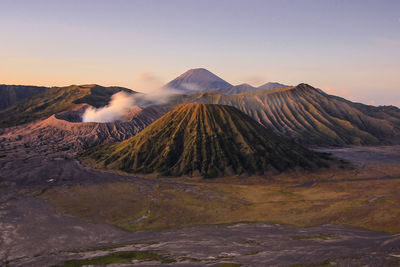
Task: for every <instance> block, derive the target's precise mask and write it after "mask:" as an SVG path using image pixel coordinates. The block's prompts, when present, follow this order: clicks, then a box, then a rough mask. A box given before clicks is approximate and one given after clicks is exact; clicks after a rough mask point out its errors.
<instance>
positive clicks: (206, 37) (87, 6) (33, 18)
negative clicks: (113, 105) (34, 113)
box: [0, 0, 400, 107]
mask: <svg viewBox="0 0 400 267" xmlns="http://www.w3.org/2000/svg"><path fill="white" fill-rule="evenodd" d="M178 7H179V8H178ZM371 11H373V12H371ZM399 11H400V2H399V1H394V0H393V1H387V2H385V5H382V4H380V3H379V2H377V1H369V0H365V1H361V0H355V1H351V3H350V2H347V1H332V2H325V1H317V0H304V1H296V2H294V1H293V2H285V1H273V0H268V1H267V0H265V1H259V0H250V1H246V2H244V1H236V0H230V1H228V0H220V1H217V2H215V1H210V0H204V1H182V0H171V1H123V0H115V1H105V0H98V1H92V0H88V1H84V2H81V1H79V2H77V1H75V0H71V1H62V0H59V1H48V0H37V1H28V0H21V1H12V0H3V1H1V2H0V34H1V36H3V37H5V38H3V40H2V42H0V58H1V60H0V83H2V84H20V85H39V86H67V85H71V84H93V83H96V84H100V85H104V86H110V85H117V86H123V87H128V88H131V89H133V90H138V91H144V92H145V91H147V90H152V89H154V87H158V86H161V85H163V84H166V83H167V82H169V81H170V80H172V79H174V78H176V77H177V76H179V75H180V74H182V73H183V72H185V71H187V70H189V69H192V68H206V69H208V70H210V71H211V72H213V73H214V74H216V75H217V76H219V77H221V78H222V79H224V80H226V81H228V82H229V83H232V84H241V83H249V84H251V85H253V86H259V85H261V84H263V83H266V82H280V83H283V84H288V85H296V84H299V83H308V84H310V85H312V86H314V87H317V88H321V89H323V90H326V91H327V92H329V93H331V94H335V95H338V96H341V97H344V98H348V99H349V100H352V101H357V102H362V103H366V104H370V103H375V104H376V105H397V106H399V107H400V19H399V14H400V13H399ZM266 14H268V15H266ZM282 14H285V20H282ZM237 18H241V19H240V20H238V19H237Z"/></svg>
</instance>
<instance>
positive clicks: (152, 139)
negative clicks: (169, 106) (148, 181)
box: [82, 104, 328, 177]
mask: <svg viewBox="0 0 400 267" xmlns="http://www.w3.org/2000/svg"><path fill="white" fill-rule="evenodd" d="M82 156H83V157H84V158H86V159H88V162H90V161H91V159H92V160H94V161H95V164H96V165H97V166H102V167H107V168H112V169H120V170H123V171H126V172H133V173H154V172H156V173H159V174H161V175H172V176H180V175H193V176H200V175H201V176H205V177H217V176H223V175H232V174H243V173H246V174H254V173H258V174H264V173H267V172H273V173H275V172H276V171H278V172H282V171H285V170H288V169H294V168H298V167H300V168H304V169H314V168H315V167H321V166H328V165H327V163H326V162H325V160H323V159H322V158H323V157H325V158H326V156H325V155H323V154H320V153H316V152H312V151H310V150H308V149H306V148H304V147H302V146H300V145H298V144H296V143H294V142H292V141H290V140H286V139H285V138H283V137H280V136H278V135H276V134H274V133H273V132H271V131H270V130H268V129H266V128H265V127H264V126H262V125H260V124H259V123H257V122H256V121H254V120H253V119H251V118H250V117H249V116H247V115H246V114H244V113H243V112H241V111H239V110H238V109H236V108H234V107H231V106H223V105H210V104H186V105H180V106H178V107H176V108H174V109H173V110H171V111H170V112H168V113H167V114H165V115H164V116H162V117H161V118H160V119H158V120H157V121H155V122H154V123H153V124H151V125H150V126H148V127H147V128H146V129H145V130H143V131H142V132H140V133H139V134H137V135H136V136H134V137H132V138H130V139H127V140H125V141H123V142H121V143H116V144H111V145H104V146H99V147H95V148H93V149H91V150H89V151H87V152H84V153H83V154H82Z"/></svg>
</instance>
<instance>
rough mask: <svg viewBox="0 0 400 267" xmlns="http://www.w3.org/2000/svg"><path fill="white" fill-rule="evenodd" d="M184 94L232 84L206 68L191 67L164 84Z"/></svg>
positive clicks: (227, 86)
mask: <svg viewBox="0 0 400 267" xmlns="http://www.w3.org/2000/svg"><path fill="white" fill-rule="evenodd" d="M164 87H165V88H170V89H173V90H176V91H178V92H181V93H184V94H192V93H199V92H209V91H213V90H215V89H219V88H229V87H232V85H231V84H230V83H228V82H226V81H225V80H223V79H221V78H220V77H218V76H217V75H215V74H214V73H212V72H211V71H209V70H207V69H204V68H196V69H190V70H188V71H186V72H184V73H182V74H181V75H179V76H178V77H177V78H175V79H174V80H172V81H171V82H169V83H168V84H166V85H165V86H164Z"/></svg>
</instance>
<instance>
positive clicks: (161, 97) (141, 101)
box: [82, 88, 176, 123]
mask: <svg viewBox="0 0 400 267" xmlns="http://www.w3.org/2000/svg"><path fill="white" fill-rule="evenodd" d="M174 94H176V92H175V91H174V90H172V89H168V88H163V89H156V90H152V91H148V92H147V93H146V94H143V93H136V94H130V93H126V92H118V93H116V94H114V95H112V96H111V100H110V102H109V103H108V105H107V106H104V107H101V108H94V107H88V108H87V109H86V110H85V112H84V114H83V115H82V121H83V122H103V123H105V122H113V121H117V120H123V119H124V118H125V117H126V115H127V114H128V113H129V110H130V109H132V108H133V107H135V106H139V107H146V106H151V105H160V104H164V103H166V102H167V101H168V99H169V97H170V96H171V95H174Z"/></svg>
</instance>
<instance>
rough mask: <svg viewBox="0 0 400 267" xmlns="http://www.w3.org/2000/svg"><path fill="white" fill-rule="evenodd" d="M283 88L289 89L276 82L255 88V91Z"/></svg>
mask: <svg viewBox="0 0 400 267" xmlns="http://www.w3.org/2000/svg"><path fill="white" fill-rule="evenodd" d="M283 87H289V85H285V84H282V83H278V82H267V83H265V84H263V85H261V86H259V87H257V89H262V90H273V89H278V88H283Z"/></svg>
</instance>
